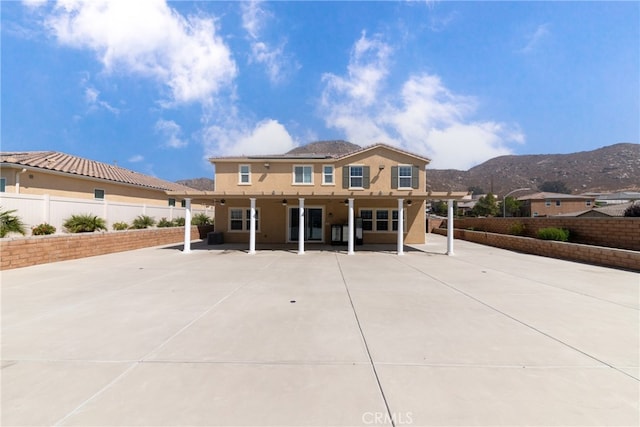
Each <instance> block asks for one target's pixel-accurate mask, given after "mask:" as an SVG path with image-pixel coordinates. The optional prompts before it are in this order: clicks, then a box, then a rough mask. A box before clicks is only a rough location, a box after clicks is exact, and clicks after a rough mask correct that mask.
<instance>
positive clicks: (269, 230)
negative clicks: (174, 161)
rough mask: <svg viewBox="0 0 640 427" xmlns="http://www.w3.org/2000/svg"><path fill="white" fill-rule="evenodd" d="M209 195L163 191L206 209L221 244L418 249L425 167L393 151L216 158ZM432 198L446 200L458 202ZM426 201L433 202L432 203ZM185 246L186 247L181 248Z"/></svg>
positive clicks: (325, 148)
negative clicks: (212, 209)
mask: <svg viewBox="0 0 640 427" xmlns="http://www.w3.org/2000/svg"><path fill="white" fill-rule="evenodd" d="M210 161H211V163H212V164H213V165H214V167H215V185H216V189H215V191H210V192H206V191H191V192H186V193H185V192H180V191H177V192H176V191H170V192H168V194H169V195H172V196H174V197H185V198H189V199H191V200H193V201H198V202H200V203H202V202H204V201H208V203H214V204H215V209H216V232H222V233H223V238H224V242H225V243H227V242H236V243H241V242H242V243H248V245H249V252H250V253H252V252H254V251H255V245H256V243H266V244H281V243H297V244H298V248H299V252H300V253H303V252H304V248H305V244H306V245H313V244H316V243H317V244H329V243H332V244H334V243H344V244H346V245H347V246H348V251H349V253H351V252H353V250H354V245H357V244H359V243H364V244H379V243H397V244H398V250H399V252H401V251H402V245H403V244H404V243H418V244H419V243H424V242H425V228H426V218H425V204H426V200H427V198H428V197H429V196H430V195H431V194H430V193H429V192H427V190H426V172H425V168H426V166H427V165H428V164H429V162H430V160H429V159H428V158H426V157H423V156H420V155H416V154H413V153H409V152H407V151H404V150H400V149H398V148H395V147H392V146H389V145H385V144H375V145H372V146H369V147H366V148H362V147H360V146H357V145H355V144H351V143H348V142H344V141H320V142H315V143H311V144H308V145H306V146H303V147H299V148H297V149H294V150H292V151H290V152H288V153H286V154H283V155H272V156H241V157H216V158H212V159H210ZM465 194H466V193H463V194H462V193H461V194H452V193H448V194H444V195H443V194H438V195H437V198H443V199H447V198H449V199H454V198H459V197H462V196H463V195H465ZM433 196H434V197H435V196H436V195H433ZM185 243H186V242H185Z"/></svg>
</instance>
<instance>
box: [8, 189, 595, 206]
mask: <svg viewBox="0 0 640 427" xmlns="http://www.w3.org/2000/svg"><path fill="white" fill-rule="evenodd" d="M3 191H4V190H3ZM586 204H587V206H591V200H587V202H586Z"/></svg>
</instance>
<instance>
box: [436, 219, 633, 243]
mask: <svg viewBox="0 0 640 427" xmlns="http://www.w3.org/2000/svg"><path fill="white" fill-rule="evenodd" d="M445 223H446V221H445ZM515 223H520V224H523V225H524V226H525V232H524V236H527V237H536V235H537V232H538V230H539V229H541V228H547V227H558V228H566V229H568V230H569V231H570V232H571V237H570V240H571V241H572V242H575V243H584V244H588V245H596V246H606V247H612V248H619V249H629V250H632V251H640V218H633V217H617V218H593V217H591V218H589V217H586V218H576V217H559V218H462V219H455V220H454V227H455V228H460V229H468V228H474V229H475V230H481V231H488V232H491V233H500V234H509V230H510V228H511V227H512V226H513V224H515Z"/></svg>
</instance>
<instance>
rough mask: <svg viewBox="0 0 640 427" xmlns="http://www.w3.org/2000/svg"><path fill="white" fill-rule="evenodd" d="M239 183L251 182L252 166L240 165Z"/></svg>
mask: <svg viewBox="0 0 640 427" xmlns="http://www.w3.org/2000/svg"><path fill="white" fill-rule="evenodd" d="M238 184H245V185H248V184H251V166H250V165H240V166H239V167H238Z"/></svg>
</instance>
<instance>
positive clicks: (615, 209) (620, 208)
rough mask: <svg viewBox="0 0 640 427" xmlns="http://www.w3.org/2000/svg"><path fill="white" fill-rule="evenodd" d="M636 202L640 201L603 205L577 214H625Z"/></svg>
mask: <svg viewBox="0 0 640 427" xmlns="http://www.w3.org/2000/svg"><path fill="white" fill-rule="evenodd" d="M634 203H639V204H640V202H638V201H636V202H629V203H617V204H612V205H607V206H602V207H599V208H593V209H590V210H588V211H584V212H579V213H578V214H576V215H575V216H624V211H626V210H627V208H628V207H629V206H632V205H633V204H634Z"/></svg>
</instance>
